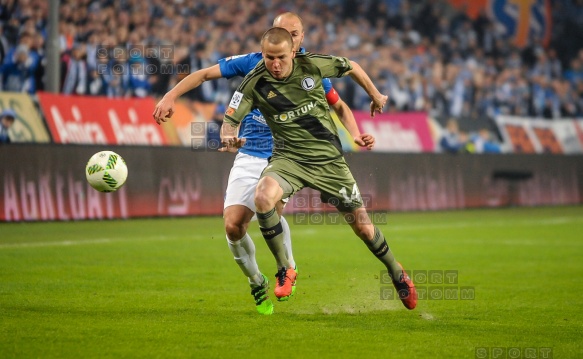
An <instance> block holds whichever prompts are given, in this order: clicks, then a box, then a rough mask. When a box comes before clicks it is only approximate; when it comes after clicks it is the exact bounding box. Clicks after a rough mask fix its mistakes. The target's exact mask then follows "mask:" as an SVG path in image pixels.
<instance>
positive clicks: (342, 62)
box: [225, 53, 352, 164]
mask: <svg viewBox="0 0 583 359" xmlns="http://www.w3.org/2000/svg"><path fill="white" fill-rule="evenodd" d="M350 70H352V65H350V61H349V60H348V59H347V58H344V57H336V56H329V55H317V54H312V53H303V54H302V53H296V57H295V59H294V60H293V70H292V73H291V75H290V76H289V77H287V78H286V79H284V80H276V79H274V78H273V77H272V76H271V74H270V73H269V71H268V70H267V68H266V66H265V63H264V62H263V60H261V61H260V62H259V63H258V64H257V66H256V67H255V69H253V71H251V72H250V73H249V74H248V75H247V76H245V78H244V79H243V82H242V83H241V85H240V86H239V88H238V89H237V91H236V92H235V94H234V95H233V98H232V99H231V102H230V103H229V108H228V109H227V112H226V114H225V121H226V122H227V123H229V124H231V125H233V126H237V125H238V124H239V123H240V122H241V121H242V120H243V118H244V117H245V115H246V114H248V113H249V112H250V111H251V110H253V109H255V108H258V109H259V111H261V113H262V114H263V116H264V117H265V120H266V122H267V124H268V125H269V128H270V129H271V133H272V135H273V139H274V141H273V142H274V146H273V156H272V157H273V158H278V157H284V158H288V159H290V160H293V161H297V162H304V163H321V164H324V163H329V162H331V161H333V160H335V159H337V158H340V157H342V145H341V143H340V138H339V137H338V130H337V128H336V125H335V124H334V121H333V120H332V117H331V116H330V111H329V108H328V103H327V102H326V95H325V93H324V88H323V86H322V78H325V77H328V78H330V77H342V76H344V75H345V74H346V72H348V71H350Z"/></svg>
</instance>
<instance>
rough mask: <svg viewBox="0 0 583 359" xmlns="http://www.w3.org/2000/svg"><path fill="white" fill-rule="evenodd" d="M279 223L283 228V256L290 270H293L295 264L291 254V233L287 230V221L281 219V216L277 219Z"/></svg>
mask: <svg viewBox="0 0 583 359" xmlns="http://www.w3.org/2000/svg"><path fill="white" fill-rule="evenodd" d="M279 221H280V222H281V227H282V228H283V245H284V247H285V256H286V257H287V260H288V262H289V265H290V266H292V268H295V267H296V262H295V261H294V255H293V253H292V242H291V231H290V229H289V224H287V221H286V220H285V218H283V216H281V217H280V218H279Z"/></svg>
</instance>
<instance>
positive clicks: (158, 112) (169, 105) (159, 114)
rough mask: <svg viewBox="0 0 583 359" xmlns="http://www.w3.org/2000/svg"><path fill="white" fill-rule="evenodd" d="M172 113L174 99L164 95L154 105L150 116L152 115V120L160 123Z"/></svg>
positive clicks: (166, 119)
mask: <svg viewBox="0 0 583 359" xmlns="http://www.w3.org/2000/svg"><path fill="white" fill-rule="evenodd" d="M173 114H174V100H172V99H169V98H166V96H164V97H163V98H162V99H161V100H160V102H158V104H157V105H156V108H155V109H154V113H153V114H152V116H154V120H156V123H157V124H161V123H162V122H166V121H168V119H169V118H171V117H172V115H173Z"/></svg>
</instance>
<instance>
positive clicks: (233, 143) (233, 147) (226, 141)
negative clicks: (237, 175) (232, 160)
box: [219, 137, 247, 153]
mask: <svg viewBox="0 0 583 359" xmlns="http://www.w3.org/2000/svg"><path fill="white" fill-rule="evenodd" d="M245 142H247V139H246V138H244V137H243V138H238V137H228V138H223V140H222V141H221V144H222V145H223V147H221V148H219V152H232V153H236V152H237V151H238V150H239V148H241V147H243V146H244V145H245Z"/></svg>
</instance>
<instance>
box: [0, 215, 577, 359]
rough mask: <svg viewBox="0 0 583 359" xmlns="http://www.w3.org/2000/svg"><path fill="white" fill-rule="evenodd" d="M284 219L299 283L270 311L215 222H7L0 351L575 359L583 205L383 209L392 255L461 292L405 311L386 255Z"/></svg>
mask: <svg viewBox="0 0 583 359" xmlns="http://www.w3.org/2000/svg"><path fill="white" fill-rule="evenodd" d="M287 218H288V221H289V222H290V224H291V227H292V234H293V248H294V253H295V257H296V260H297V262H298V266H299V270H300V276H299V277H298V291H297V293H296V296H295V297H293V298H292V299H291V300H290V301H289V302H284V303H279V302H276V303H275V311H276V312H275V314H274V315H272V316H267V317H263V316H260V315H258V314H257V313H256V312H255V308H254V304H253V301H252V297H251V295H250V294H249V288H248V286H247V283H246V280H245V278H244V277H243V275H242V274H241V272H240V270H239V268H238V267H237V265H236V264H235V262H234V261H233V260H232V256H231V253H230V251H229V250H228V248H227V245H226V243H225V239H224V234H223V228H222V219H221V218H218V217H216V218H182V219H140V220H127V221H111V222H105V221H104V222H99V221H86V222H71V223H19V224H12V223H9V224H6V223H3V224H0V358H234V357H239V358H247V357H253V358H273V357H282V358H476V357H482V358H491V357H494V356H493V355H494V353H495V351H504V354H505V355H506V356H504V357H508V358H510V357H511V356H509V355H515V354H516V353H517V352H516V350H520V353H521V355H522V356H520V357H530V358H533V356H526V355H525V354H526V353H531V354H532V353H534V352H533V351H532V350H534V351H535V352H536V354H537V356H534V358H542V357H544V354H545V350H547V349H545V348H551V349H550V350H552V352H551V355H552V356H551V357H554V358H582V357H583V341H582V339H581V338H582V333H583V329H582V328H583V284H582V283H583V279H582V278H583V207H581V206H579V207H544V208H509V209H501V210H468V211H454V212H431V213H423V212H418V213H395V214H389V215H388V216H387V223H386V224H383V225H380V228H381V229H382V230H383V231H384V233H385V235H386V237H387V240H388V242H389V245H390V247H391V248H392V250H393V252H394V253H395V255H396V257H397V259H398V260H400V261H401V262H402V263H403V264H404V266H405V267H406V268H407V269H411V270H413V271H417V272H415V273H421V274H422V273H424V272H422V271H424V270H426V271H428V272H427V273H428V275H429V274H430V273H433V274H436V273H437V274H436V275H437V276H436V277H434V278H432V277H431V276H428V278H429V279H428V282H427V283H426V284H425V285H424V286H425V287H426V288H427V290H428V292H427V293H432V294H435V293H437V294H439V293H440V290H441V293H446V292H447V293H449V294H450V295H451V293H454V294H455V293H457V294H458V299H453V297H451V296H450V297H449V299H445V298H443V297H442V298H441V299H440V298H439V296H438V295H436V296H435V299H431V298H426V299H422V300H419V303H418V306H417V309H416V310H414V311H408V310H406V309H405V308H404V307H403V306H402V304H401V303H400V302H399V301H398V300H391V299H386V297H385V299H383V295H385V294H386V293H388V292H383V290H386V288H387V287H386V286H385V285H384V284H382V283H381V280H382V278H383V277H382V275H381V270H382V266H381V264H380V263H379V262H377V260H376V259H375V258H374V257H373V256H372V254H371V253H370V252H369V251H368V249H367V248H366V246H364V245H363V244H362V243H360V241H359V240H358V239H356V237H355V236H354V235H353V234H352V232H351V230H350V228H349V227H348V226H345V225H300V224H294V223H293V217H292V216H291V215H287ZM249 232H250V234H251V236H252V237H253V238H254V239H255V243H256V247H257V254H258V262H259V266H260V268H261V269H262V270H263V271H264V272H265V273H266V274H268V276H269V278H273V275H274V273H275V265H274V261H273V258H272V257H271V254H270V253H269V251H268V249H267V246H266V245H265V243H264V241H263V239H262V238H261V236H260V234H259V231H258V228H257V223H256V222H255V223H252V224H251V226H250V231H249ZM430 271H431V272H430ZM443 271H457V272H447V273H457V283H454V284H451V283H441V284H440V283H439V281H438V280H436V278H438V277H439V274H440V273H442V274H443V273H445V272H443ZM430 281H431V282H430ZM272 283H273V281H272ZM417 285H418V286H419V287H421V286H422V285H421V284H419V283H418V284H417ZM272 287H273V286H272ZM461 287H464V288H466V289H468V288H469V289H471V290H472V291H473V292H471V293H473V295H474V297H473V299H471V297H470V296H466V297H465V299H462V298H461V297H460V296H459V295H460V294H461V292H460V291H457V290H458V289H459V288H461ZM383 288H384V289H383ZM456 291H457V292H456ZM383 293H385V294H383ZM468 293H470V292H467V293H465V294H468ZM481 348H482V349H481ZM500 348H502V349H500ZM512 350H514V352H512ZM528 350H530V352H527V351H528ZM484 353H486V354H487V356H484ZM496 353H498V352H496Z"/></svg>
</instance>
